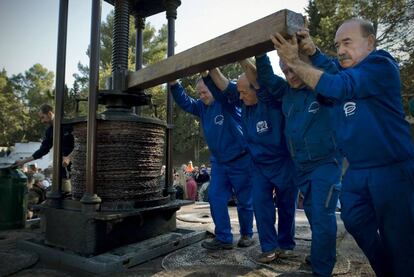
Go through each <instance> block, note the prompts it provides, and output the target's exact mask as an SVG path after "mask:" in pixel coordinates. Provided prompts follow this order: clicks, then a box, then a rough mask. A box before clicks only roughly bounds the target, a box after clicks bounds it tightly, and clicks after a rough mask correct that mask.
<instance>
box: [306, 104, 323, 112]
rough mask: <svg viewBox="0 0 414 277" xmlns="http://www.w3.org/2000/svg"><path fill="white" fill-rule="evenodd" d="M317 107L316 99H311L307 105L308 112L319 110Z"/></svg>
mask: <svg viewBox="0 0 414 277" xmlns="http://www.w3.org/2000/svg"><path fill="white" fill-rule="evenodd" d="M319 108H320V105H319V103H318V102H317V101H313V102H312V103H310V105H309V108H308V112H310V113H317V112H318V111H319Z"/></svg>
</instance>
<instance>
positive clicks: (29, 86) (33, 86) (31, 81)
mask: <svg viewBox="0 0 414 277" xmlns="http://www.w3.org/2000/svg"><path fill="white" fill-rule="evenodd" d="M9 82H10V86H11V88H12V91H13V93H14V95H15V96H16V97H17V98H18V99H19V101H20V104H22V105H24V107H25V108H24V111H23V113H24V114H25V116H27V120H24V122H23V124H24V133H25V135H24V136H23V137H21V138H20V140H19V141H21V140H23V141H38V140H40V138H41V137H42V136H43V132H44V126H43V125H42V124H41V123H40V122H39V116H38V108H39V106H40V105H42V104H43V103H48V104H50V105H53V97H54V93H53V85H54V74H53V72H51V71H49V70H48V69H47V68H45V67H43V66H42V65H41V64H35V65H33V66H32V67H31V68H29V69H28V70H26V71H25V73H24V74H21V73H20V74H18V75H13V76H12V77H11V78H10V79H9Z"/></svg>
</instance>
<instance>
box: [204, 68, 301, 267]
mask: <svg viewBox="0 0 414 277" xmlns="http://www.w3.org/2000/svg"><path fill="white" fill-rule="evenodd" d="M241 65H242V67H243V68H244V69H245V71H248V70H251V69H252V67H253V70H255V69H254V65H252V64H250V63H249V62H248V61H247V60H244V61H242V62H241ZM204 82H205V84H206V85H207V87H208V88H209V89H210V91H211V92H212V93H213V96H214V98H215V99H216V100H217V101H219V102H221V103H223V105H226V106H229V104H230V109H234V108H235V107H236V108H242V126H243V130H244V135H245V137H246V139H247V145H248V149H249V152H250V154H251V156H252V159H253V168H254V169H253V172H252V183H253V185H252V186H253V188H252V189H253V207H254V213H255V217H256V224H257V230H258V233H259V240H260V246H261V249H262V254H261V255H260V256H259V257H258V258H257V261H258V262H270V261H272V260H274V259H276V258H277V257H279V258H283V257H286V256H291V255H292V254H293V253H292V250H293V248H294V247H295V245H296V244H295V241H294V235H295V234H294V233H295V210H296V200H297V197H298V189H297V187H296V186H295V184H294V182H293V177H294V166H293V163H292V160H291V159H290V157H289V152H288V150H287V147H286V142H285V139H284V136H283V114H282V110H281V106H280V103H271V102H270V101H268V99H267V98H266V97H265V96H264V95H263V92H262V91H260V90H259V91H257V92H256V90H255V89H254V87H253V86H252V85H251V83H250V82H249V80H248V79H247V77H246V75H245V74H243V75H241V76H240V77H239V79H238V81H237V85H236V84H235V83H233V82H229V80H228V79H227V78H225V77H224V76H223V75H222V74H221V72H220V71H219V70H218V69H212V70H210V74H209V76H208V77H206V78H204ZM274 193H275V195H276V198H275V199H276V206H277V208H278V209H277V211H278V216H279V221H278V232H276V229H275V222H276V216H275V208H276V207H275V201H274V198H273V194H274Z"/></svg>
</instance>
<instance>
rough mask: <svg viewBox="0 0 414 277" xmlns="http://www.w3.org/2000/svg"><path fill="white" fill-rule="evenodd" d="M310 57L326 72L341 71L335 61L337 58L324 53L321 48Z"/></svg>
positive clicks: (315, 64) (313, 62)
mask: <svg viewBox="0 0 414 277" xmlns="http://www.w3.org/2000/svg"><path fill="white" fill-rule="evenodd" d="M310 59H311V62H312V64H313V65H314V66H315V67H317V68H319V69H322V70H323V71H324V72H327V73H337V72H339V69H338V66H337V64H336V62H335V60H336V59H333V58H331V57H328V56H327V55H325V54H323V53H322V52H321V51H320V50H319V49H316V53H315V54H313V55H312V56H310Z"/></svg>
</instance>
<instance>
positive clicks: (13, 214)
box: [0, 166, 27, 230]
mask: <svg viewBox="0 0 414 277" xmlns="http://www.w3.org/2000/svg"><path fill="white" fill-rule="evenodd" d="M26 210H27V178H26V175H25V174H24V173H23V172H21V171H20V170H19V169H16V168H12V167H10V166H0V230H7V229H16V228H23V227H24V226H25V222H26Z"/></svg>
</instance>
